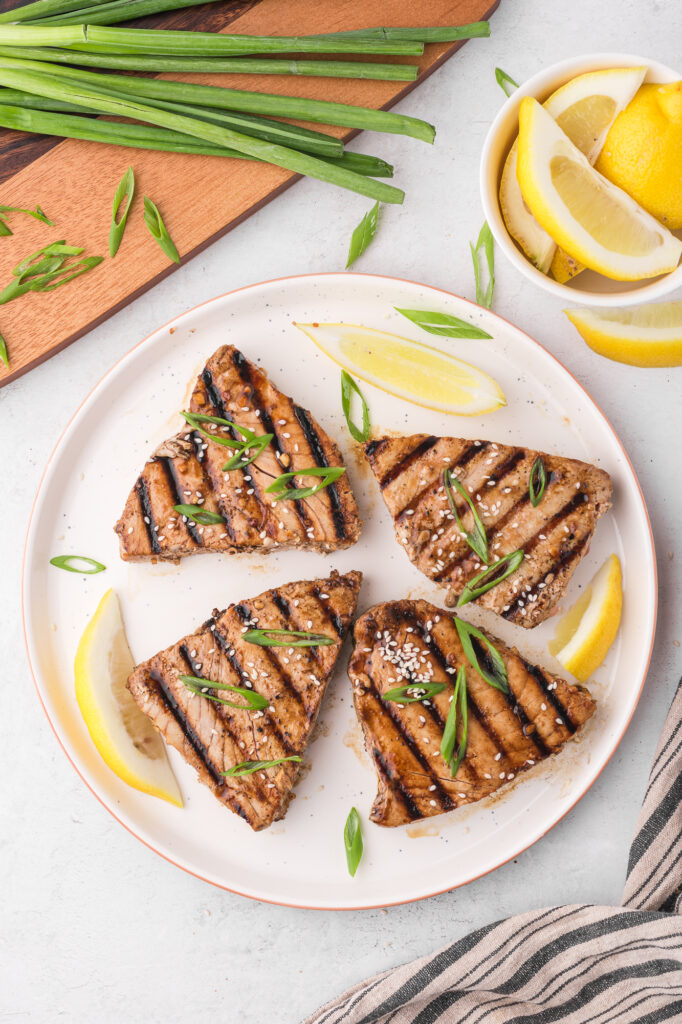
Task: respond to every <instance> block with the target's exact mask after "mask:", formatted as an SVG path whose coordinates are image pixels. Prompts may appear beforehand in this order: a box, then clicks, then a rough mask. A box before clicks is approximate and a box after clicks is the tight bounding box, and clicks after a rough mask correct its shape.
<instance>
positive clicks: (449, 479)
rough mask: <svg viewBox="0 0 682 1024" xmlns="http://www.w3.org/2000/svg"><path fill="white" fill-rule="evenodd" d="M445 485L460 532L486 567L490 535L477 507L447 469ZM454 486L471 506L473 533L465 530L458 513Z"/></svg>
mask: <svg viewBox="0 0 682 1024" xmlns="http://www.w3.org/2000/svg"><path fill="white" fill-rule="evenodd" d="M443 483H444V485H445V496H446V498H447V499H448V505H449V506H450V511H451V512H452V514H453V516H454V517H455V521H456V523H457V526H458V527H459V532H460V533H462V534H464V539H465V541H466V542H467V544H468V545H469V547H470V548H471V550H472V551H474V552H475V553H476V554H477V555H478V557H479V558H480V559H481V561H482V562H483V564H484V565H487V564H488V535H487V534H486V532H485V526H484V525H483V523H482V522H481V518H480V516H479V514H478V512H477V511H476V506H475V505H474V503H473V501H472V500H471V498H470V496H469V495H468V494H467V490H466V488H465V487H463V486H462V484H461V483H460V482H459V480H458V479H457V477H456V476H455V474H454V473H453V472H452V470H451V469H446V470H445V472H444V473H443ZM453 485H454V487H455V488H456V489H457V491H458V492H459V493H460V494H461V495H462V497H463V498H464V500H465V501H466V503H467V505H468V506H469V510H470V512H471V514H472V516H473V519H474V529H473V531H471V532H469V531H468V530H465V529H464V527H463V526H462V522H461V520H460V518H459V513H458V512H457V506H456V504H455V497H454V495H453V493H452V487H453Z"/></svg>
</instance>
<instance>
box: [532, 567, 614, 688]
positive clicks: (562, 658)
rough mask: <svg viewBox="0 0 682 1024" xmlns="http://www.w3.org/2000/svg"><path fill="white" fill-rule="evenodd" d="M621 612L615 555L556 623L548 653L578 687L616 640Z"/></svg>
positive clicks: (599, 663) (596, 667) (596, 666)
mask: <svg viewBox="0 0 682 1024" xmlns="http://www.w3.org/2000/svg"><path fill="white" fill-rule="evenodd" d="M622 608H623V577H622V573H621V568H620V562H619V560H618V556H617V555H611V556H610V557H609V558H607V559H606V561H605V562H604V564H603V565H602V567H601V569H600V570H599V571H598V572H597V574H596V575H595V577H594V578H593V580H592V582H591V583H590V585H589V587H588V588H587V590H586V591H585V593H584V594H583V595H582V596H581V597H580V598H579V599H578V600H577V601H576V603H575V604H574V605H573V607H572V608H571V609H569V611H567V612H566V614H565V615H564V616H563V618H562V619H561V620H560V621H559V623H558V625H557V628H556V632H555V634H554V639H553V640H552V641H551V642H550V644H549V653H550V654H553V655H554V657H555V658H556V659H557V661H558V662H559V663H560V664H561V665H563V667H564V668H565V669H567V671H568V672H570V673H571V675H572V676H575V678H576V679H578V680H579V681H580V682H581V683H584V682H586V681H587V680H588V679H589V678H590V676H591V675H592V673H593V672H595V671H596V669H598V668H599V666H600V665H601V663H602V662H603V660H604V658H605V657H606V655H607V654H608V652H609V648H610V647H611V644H612V643H613V641H614V640H615V639H616V634H617V633H618V629H619V627H620V616H621V611H622Z"/></svg>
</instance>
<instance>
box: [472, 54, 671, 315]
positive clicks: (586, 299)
mask: <svg viewBox="0 0 682 1024" xmlns="http://www.w3.org/2000/svg"><path fill="white" fill-rule="evenodd" d="M645 64H646V65H647V66H648V68H649V71H648V73H647V76H646V78H645V81H646V82H675V81H678V79H680V78H682V75H680V74H679V73H678V72H676V71H673V70H672V68H668V67H666V66H665V65H664V64H659V63H658V61H655V60H651V59H649V58H648V57H636V56H633V55H632V54H629V53H592V54H587V56H583V57H571V58H569V59H568V60H563V61H561V62H560V63H559V64H553V65H552V66H551V67H549V68H546V69H545V70H544V71H540V72H539V73H538V74H537V75H534V76H533V77H532V78H529V79H528V81H527V82H525V83H524V84H523V85H522V86H521V87H520V88H519V89H517V90H516V91H515V92H513V93H512V95H511V96H510V97H509V99H508V100H507V101H506V102H505V103H504V105H503V106H502V109H501V110H500V112H499V114H498V115H497V117H496V118H495V120H494V121H493V123H492V125H491V126H490V130H489V131H488V134H487V136H486V140H485V143H484V145H483V152H482V154H481V200H482V202H483V210H484V212H485V217H486V220H487V221H488V224H489V225H490V230H491V231H492V233H493V236H494V238H495V241H496V242H497V244H498V245H499V247H500V249H502V251H503V252H504V254H505V256H506V257H507V258H508V259H509V260H510V261H511V262H512V263H513V264H514V266H515V267H516V268H517V270H520V272H521V273H522V274H523V275H524V277H527V278H528V280H529V281H532V282H534V283H535V284H538V285H539V286H540V287H541V288H544V290H545V291H547V292H550V293H551V294H552V295H555V296H556V297H557V298H559V299H561V300H562V301H563V302H569V303H571V304H575V303H582V304H584V305H586V306H632V305H635V304H636V303H640V302H649V301H652V300H656V299H662V298H663V297H664V296H666V295H669V294H670V292H672V291H674V290H675V289H676V288H679V287H681V286H682V266H680V267H678V268H677V269H676V270H674V271H673V272H672V273H670V274H665V275H664V276H663V277H657V278H649V279H647V280H644V281H610V280H609V279H608V278H605V277H602V275H601V274H597V273H595V272H594V271H592V270H584V271H583V272H582V273H581V274H579V275H578V276H577V277H576V278H575V279H574V281H573V282H572V283H569V284H559V282H558V281H555V280H554V279H553V278H551V277H549V275H547V274H542V273H541V272H540V271H539V270H537V268H536V267H534V266H533V264H532V263H531V262H530V261H529V260H528V259H526V257H525V256H524V255H523V253H522V252H521V250H520V249H519V248H518V247H517V245H516V243H515V242H514V240H513V238H512V237H511V235H510V234H509V232H508V231H507V228H506V226H505V223H504V219H503V217H502V211H501V209H500V203H499V198H498V194H499V187H500V178H501V175H502V168H503V167H504V161H505V159H506V156H507V153H508V152H509V150H510V148H511V145H512V143H513V141H514V139H515V138H516V136H517V134H518V130H519V106H520V105H521V100H522V99H523V97H524V96H534V97H535V98H536V99H537V100H539V101H540V102H543V101H544V100H546V99H547V97H548V96H550V95H551V93H553V92H554V91H555V89H558V88H559V86H561V85H564V84H565V83H566V82H568V81H569V80H570V79H571V78H575V76H576V75H582V74H584V73H585V72H587V71H600V70H602V69H603V68H616V67H640V66H644V65H645ZM675 233H676V234H677V235H678V237H681V238H682V232H679V231H678V232H675Z"/></svg>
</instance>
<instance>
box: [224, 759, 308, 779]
mask: <svg viewBox="0 0 682 1024" xmlns="http://www.w3.org/2000/svg"><path fill="white" fill-rule="evenodd" d="M302 760H303V758H302V757H299V755H298V754H290V755H289V757H278V758H277V760H276V761H242V762H241V764H234V765H232V767H231V768H228V769H227V771H226V772H221V773H220V774H221V775H225V776H226V777H227V778H230V779H233V778H239V776H241V775H251V774H253V772H261V771H265V770H266V769H267V768H276V767H277V765H279V764H284V763H285V762H286V761H302Z"/></svg>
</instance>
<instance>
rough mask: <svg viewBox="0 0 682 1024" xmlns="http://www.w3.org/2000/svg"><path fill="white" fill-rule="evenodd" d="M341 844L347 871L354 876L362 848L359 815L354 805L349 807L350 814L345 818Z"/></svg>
mask: <svg viewBox="0 0 682 1024" xmlns="http://www.w3.org/2000/svg"><path fill="white" fill-rule="evenodd" d="M343 844H344V846H345V847H346V862H347V864H348V873H349V874H350V875H351V876H353V877H354V876H355V872H356V871H357V870H358V864H359V863H360V861H361V859H362V850H363V846H362V830H361V828H360V815H359V814H358V812H357V811H356V810H355V808H354V807H351V809H350V814H349V815H348V817H347V818H346V824H345V825H344V828H343Z"/></svg>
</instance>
